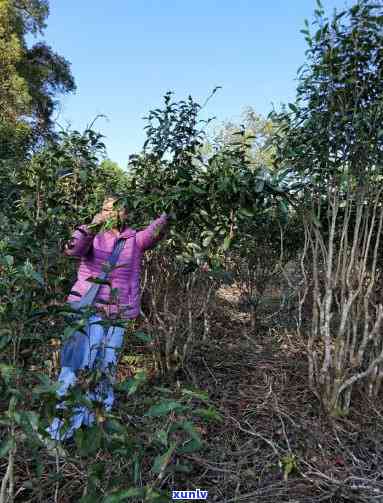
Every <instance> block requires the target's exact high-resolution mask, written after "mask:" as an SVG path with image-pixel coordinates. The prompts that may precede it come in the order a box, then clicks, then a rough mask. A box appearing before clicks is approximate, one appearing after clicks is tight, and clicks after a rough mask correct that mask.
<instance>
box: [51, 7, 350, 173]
mask: <svg viewBox="0 0 383 503" xmlns="http://www.w3.org/2000/svg"><path fill="white" fill-rule="evenodd" d="M322 3H323V5H324V7H325V9H326V10H327V11H328V12H332V10H333V9H334V7H337V8H340V9H341V8H343V7H344V6H345V5H347V4H350V3H351V0H322ZM314 8H315V0H289V1H288V0H268V1H267V0H266V1H265V0H236V1H234V0H193V1H191V0H111V1H110V2H105V1H101V0H93V1H91V0H80V1H79V0H51V1H50V11H51V13H50V16H49V18H48V27H47V30H46V32H45V36H44V38H45V40H46V41H47V42H48V44H49V45H51V46H52V47H53V49H54V50H55V51H57V52H58V53H59V54H61V55H63V56H64V57H66V58H67V59H68V60H69V61H70V62H71V64H72V72H73V74H74V76H75V79H76V83H77V92H76V94H74V95H70V96H66V97H64V98H63V99H62V100H61V105H60V110H59V112H58V114H57V119H58V122H59V123H60V124H61V125H63V126H66V125H67V124H68V123H70V124H71V126H72V127H73V128H75V129H79V130H83V129H84V128H85V127H86V125H87V124H89V123H90V122H91V121H92V120H93V119H94V118H95V116H96V115H97V114H105V115H106V116H107V119H99V120H98V122H97V123H96V125H97V129H99V130H100V131H101V132H102V133H103V134H105V135H106V139H105V143H106V145H107V149H108V156H109V157H110V158H111V159H113V160H114V161H117V162H118V163H119V164H120V165H121V166H122V167H125V166H126V164H127V160H128V157H129V155H130V154H131V153H134V152H137V151H139V150H140V149H141V146H142V144H143V142H144V139H145V135H144V130H143V126H144V121H143V120H142V117H143V116H144V115H145V114H146V113H147V112H148V111H149V110H150V109H152V108H156V107H158V106H160V105H161V104H162V96H163V95H164V93H165V92H166V91H168V90H172V91H174V92H175V93H176V97H177V98H179V99H182V98H184V97H186V96H187V95H188V94H191V95H192V96H193V97H194V98H195V99H197V100H198V101H199V102H203V101H204V100H205V98H206V97H207V96H208V95H209V93H210V92H211V91H212V89H213V88H214V87H215V86H218V85H219V86H222V89H221V90H219V92H218V93H217V94H216V95H215V96H214V98H213V99H212V100H211V101H210V102H209V104H208V106H207V108H206V112H205V115H206V116H209V117H210V116H216V117H217V121H216V124H217V126H218V125H219V123H220V122H222V121H225V120H234V121H239V120H240V114H241V111H242V110H243V108H244V107H245V106H249V105H250V106H252V107H254V108H255V110H256V111H258V112H259V113H262V114H267V113H268V112H269V111H270V110H271V108H272V103H274V104H275V105H276V106H278V105H279V104H280V103H282V102H288V101H289V100H292V99H293V97H294V94H295V87H296V82H295V78H296V70H297V69H298V68H299V66H300V65H301V64H302V63H303V62H304V52H305V50H306V43H305V41H304V36H303V34H302V33H300V31H299V30H300V29H302V27H303V21H304V19H305V18H307V19H308V20H311V19H312V14H313V11H314Z"/></svg>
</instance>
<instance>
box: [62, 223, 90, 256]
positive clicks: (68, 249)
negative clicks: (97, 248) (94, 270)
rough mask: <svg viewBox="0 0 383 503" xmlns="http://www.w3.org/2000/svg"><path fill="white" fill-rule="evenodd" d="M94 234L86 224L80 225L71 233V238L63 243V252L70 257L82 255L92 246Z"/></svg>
mask: <svg viewBox="0 0 383 503" xmlns="http://www.w3.org/2000/svg"><path fill="white" fill-rule="evenodd" d="M93 238H94V234H92V233H91V232H90V231H89V229H88V227H87V226H86V225H80V226H79V227H77V229H76V230H75V231H74V233H73V234H72V237H71V239H70V240H69V242H68V243H67V244H66V245H65V248H64V253H65V255H68V256H70V257H83V256H84V255H86V254H87V253H88V251H89V249H90V247H91V246H92V243H93Z"/></svg>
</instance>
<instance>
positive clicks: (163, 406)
mask: <svg viewBox="0 0 383 503" xmlns="http://www.w3.org/2000/svg"><path fill="white" fill-rule="evenodd" d="M184 408H185V407H184V406H183V405H182V404H180V403H179V402H175V401H172V400H171V401H166V402H161V403H159V404H157V405H153V406H152V407H150V409H149V410H148V411H147V412H146V413H145V414H144V415H145V416H150V417H156V416H166V414H169V412H171V411H173V410H183V409H184Z"/></svg>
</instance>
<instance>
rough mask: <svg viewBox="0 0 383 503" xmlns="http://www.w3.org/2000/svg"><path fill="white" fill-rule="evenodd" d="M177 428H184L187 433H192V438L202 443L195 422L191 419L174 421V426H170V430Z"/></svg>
mask: <svg viewBox="0 0 383 503" xmlns="http://www.w3.org/2000/svg"><path fill="white" fill-rule="evenodd" d="M177 429H182V430H184V431H185V432H186V433H188V434H189V435H190V437H191V438H192V439H194V440H195V441H196V442H198V443H199V444H201V445H202V439H201V437H200V435H199V433H198V432H197V430H196V429H195V426H194V424H193V423H192V422H191V421H177V422H176V423H173V424H172V426H171V427H170V431H171V432H173V431H175V430H177Z"/></svg>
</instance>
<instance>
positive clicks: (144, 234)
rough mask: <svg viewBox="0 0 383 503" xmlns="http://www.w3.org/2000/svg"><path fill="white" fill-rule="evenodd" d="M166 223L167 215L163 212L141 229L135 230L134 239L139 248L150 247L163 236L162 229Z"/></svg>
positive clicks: (146, 248) (145, 248)
mask: <svg viewBox="0 0 383 503" xmlns="http://www.w3.org/2000/svg"><path fill="white" fill-rule="evenodd" d="M167 224H168V216H167V214H166V213H163V214H162V215H161V216H160V217H159V218H156V219H155V220H153V222H152V223H151V224H150V225H148V226H147V227H146V229H144V230H143V231H140V232H137V235H136V240H137V244H138V246H139V247H140V248H141V250H143V251H145V250H148V249H149V248H152V247H153V246H154V245H155V244H156V243H158V241H160V240H161V239H162V238H163V235H164V230H165V228H166V227H167Z"/></svg>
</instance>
